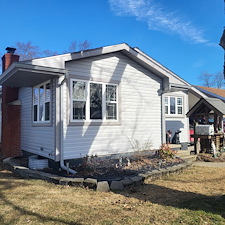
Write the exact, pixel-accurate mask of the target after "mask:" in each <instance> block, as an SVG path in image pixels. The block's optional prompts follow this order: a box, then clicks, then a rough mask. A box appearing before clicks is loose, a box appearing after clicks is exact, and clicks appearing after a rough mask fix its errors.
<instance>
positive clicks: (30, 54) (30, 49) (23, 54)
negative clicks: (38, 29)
mask: <svg viewBox="0 0 225 225" xmlns="http://www.w3.org/2000/svg"><path fill="white" fill-rule="evenodd" d="M15 46H16V54H18V55H19V56H20V61H25V60H30V59H34V58H38V57H40V56H41V51H40V48H39V47H38V46H34V45H32V44H31V41H29V42H27V43H24V42H16V44H15Z"/></svg>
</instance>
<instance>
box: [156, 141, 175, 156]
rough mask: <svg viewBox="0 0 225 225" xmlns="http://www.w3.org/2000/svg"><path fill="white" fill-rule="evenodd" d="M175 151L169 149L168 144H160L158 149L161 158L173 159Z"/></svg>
mask: <svg viewBox="0 0 225 225" xmlns="http://www.w3.org/2000/svg"><path fill="white" fill-rule="evenodd" d="M176 154H177V151H175V150H173V149H171V148H170V147H169V145H167V144H162V145H161V147H160V149H159V155H160V157H161V158H163V159H168V158H172V159H174V158H175V157H176Z"/></svg>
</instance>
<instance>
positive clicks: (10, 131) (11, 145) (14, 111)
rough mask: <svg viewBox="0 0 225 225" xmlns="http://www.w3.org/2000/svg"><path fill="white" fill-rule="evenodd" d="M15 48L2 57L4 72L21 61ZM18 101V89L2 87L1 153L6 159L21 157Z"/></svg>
mask: <svg viewBox="0 0 225 225" xmlns="http://www.w3.org/2000/svg"><path fill="white" fill-rule="evenodd" d="M15 50H16V49H15V48H11V47H7V48H6V51H7V53H6V54H5V55H4V56H3V57H2V72H4V71H5V70H7V69H8V68H9V67H10V65H11V64H12V63H13V62H17V61H19V56H18V55H15V54H14V52H15ZM16 100H18V88H13V87H7V86H5V85H3V86H2V140H1V142H2V143H1V152H2V154H3V156H4V157H13V156H19V155H20V152H21V151H20V105H15V104H13V102H14V101H16Z"/></svg>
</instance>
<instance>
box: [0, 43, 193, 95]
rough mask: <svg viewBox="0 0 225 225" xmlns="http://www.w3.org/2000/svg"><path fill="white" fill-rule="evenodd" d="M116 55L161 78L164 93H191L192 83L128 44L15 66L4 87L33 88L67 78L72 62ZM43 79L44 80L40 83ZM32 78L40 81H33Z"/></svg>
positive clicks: (2, 81)
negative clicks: (130, 60)
mask: <svg viewBox="0 0 225 225" xmlns="http://www.w3.org/2000/svg"><path fill="white" fill-rule="evenodd" d="M115 52H120V53H122V54H124V55H126V56H127V57H129V58H131V59H132V60H134V61H136V62H137V63H139V64H140V65H142V66H143V67H145V68H146V69H148V70H150V71H151V72H153V73H154V74H156V75H157V76H159V77H161V78H162V79H163V80H164V82H163V85H164V87H163V88H164V91H168V90H169V89H170V90H172V89H174V90H175V89H176V90H177V89H178V90H183V89H185V90H187V89H189V88H192V86H191V85H190V84H189V83H188V82H186V81H185V80H183V79H182V78H180V77H179V76H178V75H176V74H175V73H173V72H172V71H170V70H169V69H167V68H166V67H164V66H163V65H161V64H160V63H158V62H157V61H156V60H154V59H152V58H151V57H150V56H148V55H147V54H145V53H144V52H142V51H141V50H139V49H138V48H131V47H130V46H129V45H127V44H126V43H123V44H118V45H111V46H106V47H101V48H96V49H90V50H85V51H79V52H74V53H67V54H62V55H56V56H50V57H44V58H39V59H33V60H30V61H23V62H19V63H13V64H12V65H11V66H10V67H9V68H8V69H7V70H6V71H5V72H4V73H3V74H2V76H1V78H0V84H5V85H10V86H19V87H20V86H25V85H26V86H27V85H29V86H32V85H33V83H36V81H37V82H39V80H45V79H47V78H48V79H49V78H50V77H52V76H61V75H63V74H65V73H66V70H65V65H66V62H68V61H72V60H78V59H83V58H88V57H94V56H99V55H104V54H110V53H115ZM43 71H45V73H43ZM29 73H31V74H32V75H31V74H29ZM44 74H45V75H46V76H45V75H44ZM39 76H40V79H38V77H39ZM31 77H32V79H33V80H36V81H35V82H32V81H29V80H30V78H31ZM34 78H35V79H34Z"/></svg>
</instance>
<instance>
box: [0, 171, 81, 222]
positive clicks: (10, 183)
mask: <svg viewBox="0 0 225 225" xmlns="http://www.w3.org/2000/svg"><path fill="white" fill-rule="evenodd" d="M27 185H29V184H27V183H25V182H23V181H22V180H21V181H20V179H19V178H18V177H15V176H14V174H13V173H11V172H9V171H6V170H3V169H2V168H0V202H1V204H2V205H3V206H4V205H5V206H6V205H8V206H10V207H12V208H13V210H15V211H17V212H19V213H20V214H21V216H24V215H26V216H34V217H36V219H37V220H39V221H40V224H42V223H44V222H49V221H52V222H54V224H59V223H60V224H66V225H80V223H77V222H68V221H65V220H63V219H59V218H54V217H51V216H44V215H42V214H39V213H36V212H32V211H30V210H27V209H24V208H23V207H21V206H18V205H15V204H14V203H13V202H11V201H10V200H8V199H7V197H6V195H4V191H5V190H13V189H14V188H16V187H21V186H22V187H23V186H27ZM12 217H13V214H12ZM17 223H18V219H17V218H16V219H15V218H11V219H10V220H7V221H5V219H4V217H3V216H0V224H4V225H7V224H9V225H12V224H17Z"/></svg>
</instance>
